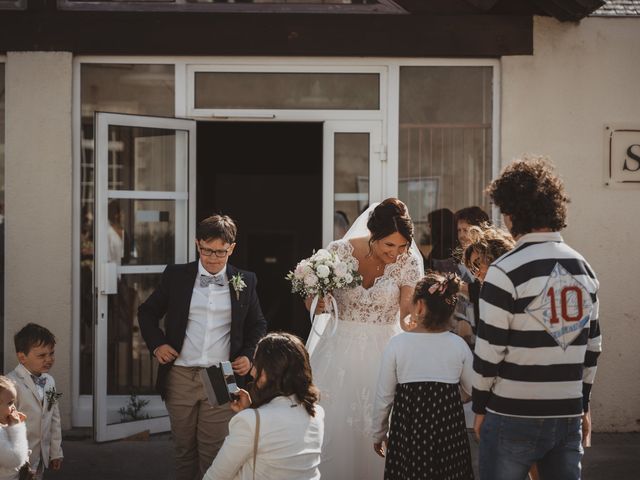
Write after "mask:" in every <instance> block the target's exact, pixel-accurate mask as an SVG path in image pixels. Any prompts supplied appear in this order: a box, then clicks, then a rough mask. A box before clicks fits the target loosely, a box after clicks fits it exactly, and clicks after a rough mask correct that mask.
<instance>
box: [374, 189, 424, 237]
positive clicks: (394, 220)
mask: <svg viewBox="0 0 640 480" xmlns="http://www.w3.org/2000/svg"><path fill="white" fill-rule="evenodd" d="M367 228H368V229H369V231H370V232H371V239H370V240H369V243H371V242H375V241H376V240H380V239H381V238H384V237H388V236H389V235H391V234H393V233H396V232H398V233H399V234H400V235H402V236H403V237H404V238H405V240H406V241H407V242H409V243H411V240H412V239H413V222H412V221H411V216H409V210H407V206H406V205H405V204H404V203H402V201H400V200H398V199H397V198H387V199H386V200H384V201H383V202H381V203H380V205H378V206H377V207H376V208H374V209H373V212H371V216H370V217H369V221H368V222H367Z"/></svg>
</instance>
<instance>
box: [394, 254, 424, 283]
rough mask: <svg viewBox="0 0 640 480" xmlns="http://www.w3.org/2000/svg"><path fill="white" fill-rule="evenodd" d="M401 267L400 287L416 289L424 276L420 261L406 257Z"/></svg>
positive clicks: (410, 256)
mask: <svg viewBox="0 0 640 480" xmlns="http://www.w3.org/2000/svg"><path fill="white" fill-rule="evenodd" d="M401 262H402V263H401V266H400V286H401V287H404V286H409V287H415V286H416V283H418V280H420V279H421V278H422V277H423V276H424V272H423V271H421V268H420V263H419V262H418V259H417V258H416V257H414V256H413V255H405V256H404V257H403V258H402V260H401Z"/></svg>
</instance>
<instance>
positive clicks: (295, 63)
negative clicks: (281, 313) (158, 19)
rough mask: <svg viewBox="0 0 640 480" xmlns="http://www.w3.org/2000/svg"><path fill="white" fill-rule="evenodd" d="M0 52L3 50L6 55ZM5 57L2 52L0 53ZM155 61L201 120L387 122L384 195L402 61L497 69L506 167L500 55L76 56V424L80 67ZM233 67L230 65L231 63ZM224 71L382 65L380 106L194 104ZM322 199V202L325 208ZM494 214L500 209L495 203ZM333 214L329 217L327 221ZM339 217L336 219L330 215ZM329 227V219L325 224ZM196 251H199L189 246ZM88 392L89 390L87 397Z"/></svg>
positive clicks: (393, 177) (75, 388) (495, 123)
mask: <svg viewBox="0 0 640 480" xmlns="http://www.w3.org/2000/svg"><path fill="white" fill-rule="evenodd" d="M0 59H1V57H0ZM0 61H1V60H0ZM91 63H97V64H110V63H111V64H154V65H159V64H162V65H170V64H172V65H174V72H175V73H174V74H175V110H174V116H175V117H185V118H191V119H195V120H217V119H218V120H224V121H265V122H269V121H280V122H282V121H292V122H305V121H307V122H321V121H327V122H328V121H340V120H344V121H347V120H353V121H357V120H361V121H365V120H368V121H374V120H378V121H381V122H382V142H383V144H384V145H386V149H387V160H386V162H385V167H384V170H383V172H382V174H381V189H380V193H381V195H380V198H373V196H372V198H371V199H370V201H372V202H373V201H378V200H382V199H384V198H387V197H392V196H397V194H398V168H399V150H398V149H399V127H400V125H399V123H400V122H399V107H400V105H399V101H400V67H405V66H415V67H433V66H446V67H469V66H474V67H477V66H481V67H492V69H493V85H492V87H493V92H492V99H493V106H492V165H493V166H492V174H493V177H494V178H495V177H496V176H497V174H498V173H499V171H500V168H501V162H500V150H501V143H500V105H501V96H500V94H501V68H500V60H499V59H475V58H455V59H453V58H425V59H422V58H395V57H394V58H389V57H366V58H361V57H317V58H310V57H234V58H229V57H201V56H194V57H178V56H163V57H161V56H159V57H152V56H77V57H75V58H74V64H73V69H74V70H73V133H72V137H73V176H74V179H73V180H74V183H73V185H74V186H73V195H74V197H73V198H74V201H73V249H74V250H73V252H74V253H73V328H72V331H73V345H72V362H73V364H72V368H73V371H72V396H73V398H72V405H73V408H72V422H73V425H74V426H88V425H91V415H92V413H91V410H90V408H87V405H90V404H91V397H90V396H80V394H79V388H80V376H79V368H78V366H79V359H80V327H79V322H80V213H81V212H80V169H81V167H80V158H81V152H80V148H81V146H80V138H81V137H80V135H81V131H80V127H81V112H80V107H81V96H80V86H81V81H80V80H81V79H80V71H81V66H82V64H91ZM230 69H232V70H230ZM196 71H198V72H202V71H211V72H216V71H218V72H221V71H236V72H243V71H244V72H255V73H260V72H300V73H305V72H319V73H327V72H328V73H379V74H380V109H379V110H377V111H372V110H264V109H259V110H244V109H243V110H207V109H195V108H194V101H193V100H194V99H193V96H194V79H195V76H194V73H195V72H196ZM325 203H326V202H323V209H326V208H327V205H326V204H325ZM493 217H494V219H495V220H497V217H498V212H497V211H496V209H495V208H494V210H493ZM326 221H327V220H325V222H326ZM331 222H333V220H331ZM323 228H324V226H323ZM190 255H191V258H195V251H194V252H193V254H191V253H190ZM82 397H88V398H82Z"/></svg>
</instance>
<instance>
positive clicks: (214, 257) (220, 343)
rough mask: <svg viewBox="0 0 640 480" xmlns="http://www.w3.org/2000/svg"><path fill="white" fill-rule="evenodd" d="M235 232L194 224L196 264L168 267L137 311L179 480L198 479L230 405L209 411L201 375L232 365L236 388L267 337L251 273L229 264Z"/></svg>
mask: <svg viewBox="0 0 640 480" xmlns="http://www.w3.org/2000/svg"><path fill="white" fill-rule="evenodd" d="M236 232H237V229H236V225H235V223H234V222H233V220H232V219H231V218H229V217H228V216H226V215H214V216H211V217H209V218H206V219H204V220H203V221H202V222H200V223H199V224H198V227H197V229H196V246H197V248H198V253H199V254H200V259H199V260H197V261H195V262H192V263H187V264H184V265H169V266H168V267H167V268H166V269H165V271H164V273H163V274H162V279H161V280H160V285H158V287H157V288H156V290H155V291H154V292H153V293H152V294H151V295H150V296H149V298H148V299H147V301H146V302H144V303H143V304H142V305H140V307H139V309H138V319H139V323H140V329H141V331H142V336H143V337H144V340H145V342H146V343H147V347H148V348H149V350H150V351H151V352H153V355H154V356H155V357H156V359H157V360H158V362H159V363H160V367H159V369H158V378H157V382H156V388H157V390H158V391H159V393H160V395H161V396H162V398H163V399H164V400H165V403H166V406H167V410H168V411H169V417H170V419H171V431H172V433H173V438H174V441H175V445H176V478H177V479H178V480H195V479H200V478H202V476H203V475H204V473H205V472H206V471H207V469H208V468H209V466H210V465H211V463H212V461H213V459H214V458H215V456H216V454H217V453H218V450H219V449H220V447H221V446H222V443H223V441H224V439H225V437H226V436H227V434H228V423H229V420H230V419H231V417H232V416H233V412H232V411H231V409H230V408H229V404H228V403H227V404H225V405H222V406H220V405H218V406H214V407H212V406H211V405H210V404H209V402H208V401H207V395H206V392H205V390H204V386H203V384H202V382H201V380H200V371H201V370H202V369H203V368H207V367H210V366H211V365H217V364H218V363H219V362H221V361H226V360H230V361H231V362H232V366H233V370H234V373H235V374H236V376H237V378H238V383H239V384H240V385H242V384H243V383H244V376H246V375H247V374H248V373H249V371H250V370H251V366H252V361H251V359H252V358H253V351H254V349H255V346H256V344H257V343H258V340H259V339H260V338H261V337H262V336H263V335H264V334H265V331H266V321H265V319H264V316H263V315H262V311H261V309H260V303H259V302H258V295H257V293H256V283H257V279H256V276H255V274H254V273H252V272H248V271H244V270H239V269H237V268H235V267H233V266H232V265H229V264H228V263H227V260H228V258H229V256H230V255H231V254H232V253H233V249H234V248H235V245H236V244H235V239H236ZM165 315H166V317H165ZM163 317H165V321H164V328H161V327H160V321H161V319H162V318H163Z"/></svg>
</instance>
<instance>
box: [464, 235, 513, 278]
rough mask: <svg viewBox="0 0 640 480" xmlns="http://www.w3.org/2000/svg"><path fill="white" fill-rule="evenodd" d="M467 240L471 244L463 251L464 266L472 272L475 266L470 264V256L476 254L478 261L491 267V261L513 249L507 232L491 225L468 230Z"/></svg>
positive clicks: (511, 238)
mask: <svg viewBox="0 0 640 480" xmlns="http://www.w3.org/2000/svg"><path fill="white" fill-rule="evenodd" d="M469 238H470V239H471V243H470V244H469V246H468V247H467V248H465V250H464V254H463V261H464V264H465V265H466V266H467V267H468V268H469V269H470V270H471V271H474V270H475V269H476V268H477V266H476V265H473V264H472V263H471V255H472V254H473V252H475V253H477V254H478V256H479V257H480V260H481V261H482V262H483V263H484V264H486V265H491V263H493V261H494V260H495V259H497V258H500V257H501V256H502V255H504V254H505V253H507V252H508V251H510V250H513V247H515V240H514V239H513V237H512V236H511V234H510V233H509V232H507V231H506V230H504V229H502V228H498V227H495V226H493V225H489V224H484V225H482V226H480V227H471V228H470V229H469Z"/></svg>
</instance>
